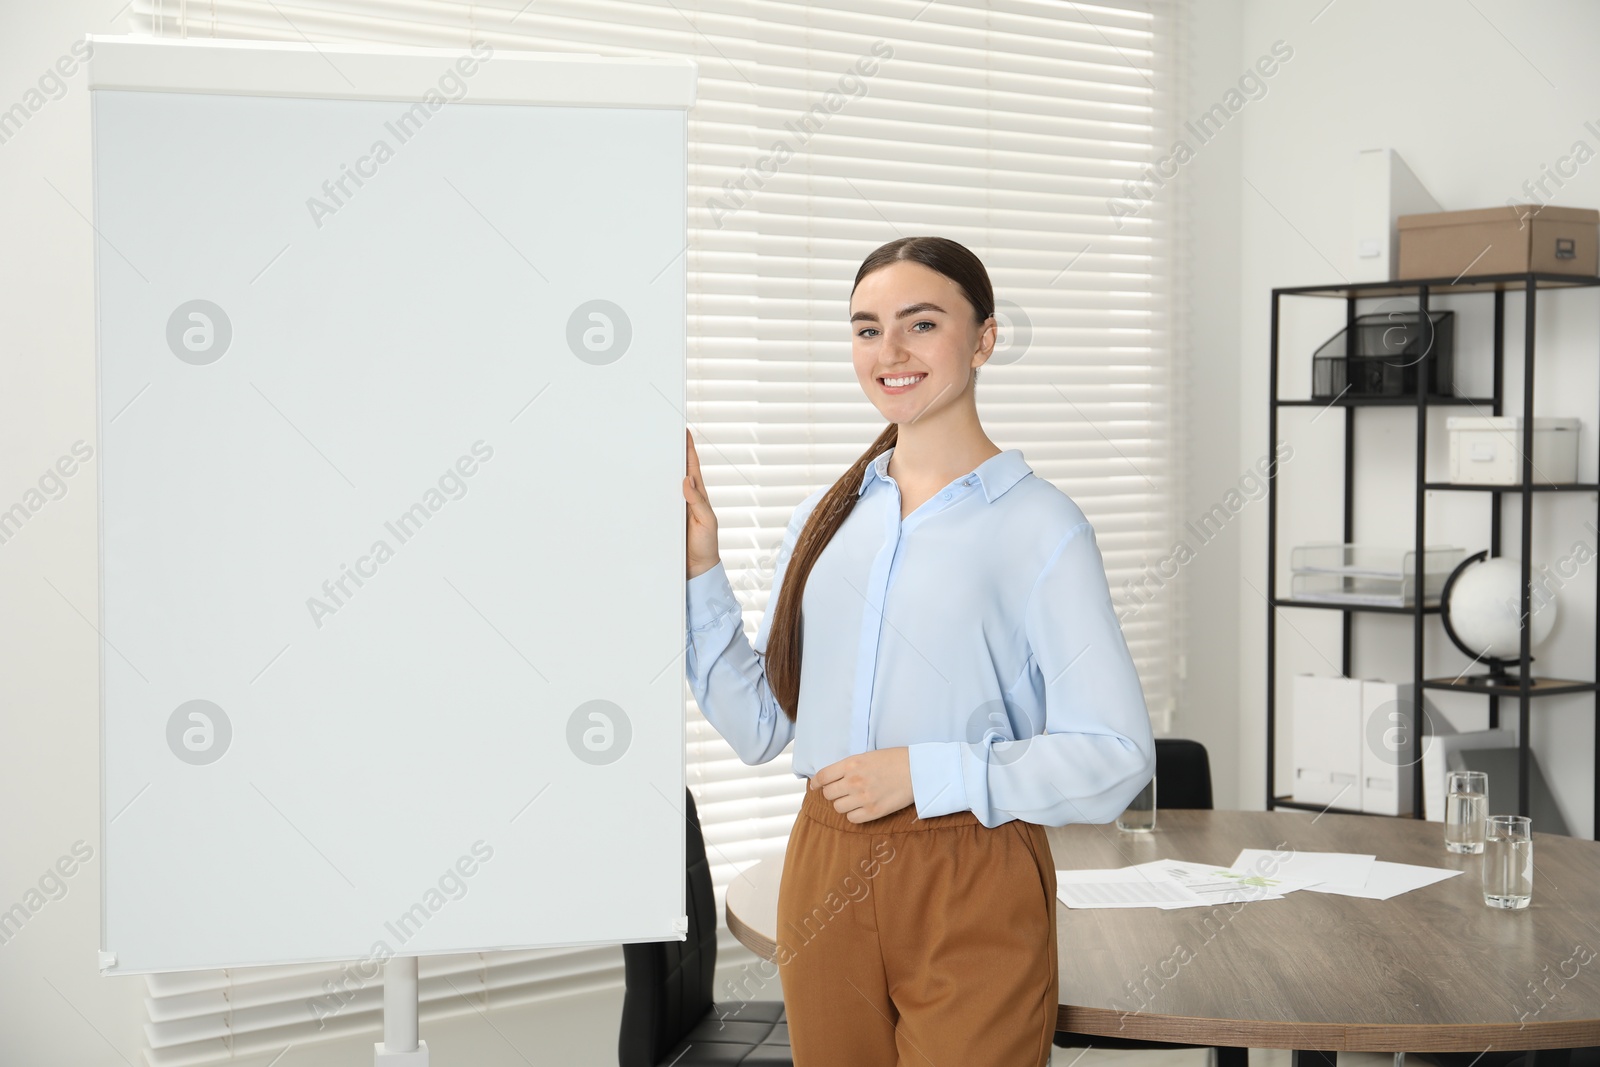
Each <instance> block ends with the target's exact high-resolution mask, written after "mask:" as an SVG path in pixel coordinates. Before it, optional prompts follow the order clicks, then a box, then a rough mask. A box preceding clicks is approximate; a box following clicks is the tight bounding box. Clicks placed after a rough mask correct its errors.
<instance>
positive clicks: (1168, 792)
mask: <svg viewBox="0 0 1600 1067" xmlns="http://www.w3.org/2000/svg"><path fill="white" fill-rule="evenodd" d="M1164 808H1203V809H1205V810H1207V811H1209V810H1210V809H1211V760H1210V759H1209V758H1208V757H1207V756H1206V746H1205V745H1202V744H1201V743H1200V742H1198V741H1188V740H1182V739H1180V738H1175V737H1158V738H1156V810H1157V811H1158V812H1159V811H1160V810H1162V809H1164ZM1156 819H1157V822H1158V823H1159V822H1160V815H1159V814H1158V815H1157V816H1156ZM1054 1044H1055V1046H1056V1047H1057V1048H1117V1049H1192V1048H1207V1047H1208V1046H1206V1045H1183V1044H1174V1043H1171V1042H1167V1041H1140V1040H1137V1039H1134V1038H1126V1037H1101V1036H1100V1035H1098V1034H1079V1033H1074V1032H1072V1031H1070V1030H1057V1031H1056V1036H1055V1041H1054ZM1249 1062H1250V1050H1249V1049H1243V1048H1230V1047H1222V1046H1218V1047H1217V1067H1247V1065H1248V1064H1249Z"/></svg>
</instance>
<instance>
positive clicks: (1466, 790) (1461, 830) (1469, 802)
mask: <svg viewBox="0 0 1600 1067" xmlns="http://www.w3.org/2000/svg"><path fill="white" fill-rule="evenodd" d="M1488 814H1489V776H1488V775H1487V774H1485V773H1484V772H1483V771H1451V772H1450V777H1449V779H1448V781H1447V782H1446V783H1445V789H1444V847H1445V848H1447V849H1449V850H1450V851H1451V852H1467V853H1472V854H1474V855H1476V854H1477V853H1479V852H1482V851H1483V831H1484V819H1485V817H1486V816H1488Z"/></svg>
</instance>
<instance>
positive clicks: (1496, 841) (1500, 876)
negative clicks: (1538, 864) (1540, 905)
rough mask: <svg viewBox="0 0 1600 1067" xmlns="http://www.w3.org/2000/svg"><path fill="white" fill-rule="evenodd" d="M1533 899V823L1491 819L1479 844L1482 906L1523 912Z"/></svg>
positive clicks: (1516, 818) (1522, 817)
mask: <svg viewBox="0 0 1600 1067" xmlns="http://www.w3.org/2000/svg"><path fill="white" fill-rule="evenodd" d="M1532 899H1533V820H1531V819H1529V818H1528V817H1527V816H1526V815H1491V816H1489V818H1488V822H1487V827H1486V834H1485V837H1484V844H1483V902H1484V903H1485V904H1487V905H1489V907H1491V908H1526V907H1527V906H1528V902H1529V901H1530V900H1532Z"/></svg>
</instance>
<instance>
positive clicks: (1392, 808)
mask: <svg viewBox="0 0 1600 1067" xmlns="http://www.w3.org/2000/svg"><path fill="white" fill-rule="evenodd" d="M1414 688H1415V687H1414V686H1413V685H1412V684H1411V683H1410V682H1381V681H1378V680H1376V679H1372V678H1363V679H1362V680H1361V725H1362V733H1363V735H1364V736H1363V738H1362V745H1361V810H1362V811H1365V812H1370V813H1372V814H1374V815H1410V814H1411V777H1412V775H1413V774H1414V773H1416V772H1415V771H1413V770H1412V767H1413V766H1414V764H1413V763H1412V762H1411V741H1412V738H1411V731H1412V730H1413V729H1414V728H1415V725H1416V718H1417V712H1416V704H1415V703H1414V702H1413V701H1412V699H1411V695H1412V691H1413V690H1414ZM1421 741H1422V739H1421V738H1418V739H1417V742H1418V747H1417V752H1418V753H1419V754H1420V753H1421V752H1422V751H1423V750H1422V747H1421ZM1346 806H1347V807H1348V806H1349V805H1346Z"/></svg>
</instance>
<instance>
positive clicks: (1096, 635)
mask: <svg viewBox="0 0 1600 1067" xmlns="http://www.w3.org/2000/svg"><path fill="white" fill-rule="evenodd" d="M893 452H894V449H893V448H892V447H891V448H889V449H886V450H885V451H884V452H883V453H882V454H880V455H879V456H877V457H876V458H875V459H874V460H873V461H872V462H871V463H869V464H868V465H867V469H866V472H865V474H864V475H863V477H862V479H861V485H860V487H859V488H858V489H857V494H858V496H859V498H860V499H858V500H857V501H856V506H855V508H854V509H853V510H852V511H851V512H850V514H849V516H848V517H847V518H846V519H845V521H844V523H843V524H842V525H841V526H840V527H839V530H838V532H837V533H836V534H835V535H834V537H833V540H832V541H830V542H829V543H828V545H827V547H826V548H824V549H823V551H822V555H821V556H820V557H818V559H817V562H816V565H815V566H814V567H813V568H812V570H811V575H810V577H809V578H808V579H807V581H806V588H805V595H804V597H803V599H802V601H801V625H802V635H803V636H802V642H803V646H804V654H803V656H802V659H801V672H800V697H799V703H800V707H799V712H798V718H799V721H798V722H795V723H791V722H790V721H789V719H788V717H787V716H785V715H784V714H783V712H782V710H780V708H779V707H778V703H777V700H776V699H775V697H774V696H773V693H772V690H771V688H770V687H769V685H768V684H767V678H766V674H765V670H764V667H763V661H764V659H765V656H766V648H767V635H768V630H769V626H770V622H771V619H772V613H773V611H774V610H776V608H777V604H778V592H779V590H780V589H781V587H782V583H783V577H784V572H785V570H786V568H787V564H788V560H789V556H790V554H791V552H792V551H793V548H794V545H795V541H796V539H797V538H798V537H799V535H800V531H801V529H802V528H803V527H804V525H805V521H806V518H807V517H808V516H809V515H810V514H811V510H812V508H814V507H815V506H816V504H817V502H818V501H819V500H820V499H821V498H822V495H823V493H824V492H825V489H818V490H817V491H816V492H814V493H812V494H811V495H810V496H808V497H807V498H806V499H805V500H803V501H801V502H800V504H799V505H798V506H797V507H796V508H795V510H794V512H793V515H792V517H791V518H790V520H789V526H788V529H787V531H786V532H785V533H784V536H783V543H782V546H781V547H780V549H779V555H778V560H777V565H776V568H775V573H774V578H773V585H772V596H771V599H770V600H769V601H768V609H767V613H766V615H765V616H764V617H763V618H762V620H761V623H760V626H759V628H758V632H757V634H756V640H755V644H754V646H752V645H751V643H750V641H749V640H747V639H746V637H745V634H744V626H743V622H742V619H741V616H740V608H739V601H738V598H737V597H736V596H735V595H734V592H733V588H732V586H731V585H730V583H729V581H728V575H727V571H726V570H725V569H724V568H723V565H722V563H720V562H719V563H718V564H717V565H716V566H715V567H712V568H711V569H710V570H708V571H706V572H705V573H703V574H700V575H697V576H695V577H694V578H691V579H689V581H688V584H687V616H688V647H687V650H686V655H685V665H686V666H685V670H686V674H687V677H688V681H689V686H690V690H691V691H692V692H693V693H694V698H695V701H696V702H697V703H698V704H699V707H700V711H701V713H702V714H704V715H705V717H706V719H707V720H708V721H709V722H710V723H711V724H712V726H714V727H715V728H716V729H717V731H718V732H719V733H720V734H721V735H722V736H723V737H724V738H726V739H727V741H728V743H729V744H730V745H732V746H733V749H734V751H735V752H737V753H738V755H739V758H740V759H741V760H743V761H744V762H745V763H746V764H751V765H754V764H758V763H766V762H768V761H769V760H772V759H774V758H775V757H776V756H777V755H778V754H779V753H780V752H782V751H783V750H784V748H785V747H786V746H787V745H788V744H789V742H790V741H791V740H793V741H794V742H795V750H794V761H793V765H794V771H795V774H796V776H798V777H805V778H809V777H811V776H812V775H813V774H814V773H815V772H816V771H818V770H819V769H821V768H823V767H826V766H828V765H829V764H831V763H834V762H837V761H838V760H841V759H843V758H845V757H846V756H849V755H853V754H855V753H858V752H866V751H869V750H873V749H880V748H894V747H898V746H902V745H904V746H906V747H907V748H908V749H909V750H910V762H911V784H912V792H913V794H914V796H915V804H916V809H917V815H918V817H920V818H924V819H926V818H932V817H933V816H935V815H944V814H948V813H949V812H953V811H971V812H973V813H974V814H975V815H976V816H977V818H978V821H979V822H981V823H982V824H983V825H984V826H989V827H993V826H998V825H1000V824H1001V823H1004V822H1009V821H1010V820H1012V819H1021V820H1023V821H1025V822H1031V823H1039V824H1041V825H1045V826H1063V825H1066V824H1067V823H1077V822H1086V823H1106V822H1110V821H1111V820H1112V819H1114V818H1116V817H1117V815H1119V814H1120V813H1121V812H1122V810H1123V809H1124V808H1125V807H1127V805H1128V802H1129V801H1130V800H1132V799H1133V797H1134V795H1135V794H1137V793H1138V792H1139V790H1140V789H1142V788H1143V787H1144V785H1145V783H1147V782H1148V781H1149V780H1150V778H1151V777H1152V776H1153V775H1154V773H1155V742H1154V739H1153V737H1152V735H1151V731H1150V717H1149V713H1148V712H1147V710H1146V708H1145V700H1144V691H1143V689H1142V688H1141V686H1140V683H1139V675H1138V673H1137V671H1136V670H1135V669H1134V665H1133V657H1132V656H1131V655H1130V654H1129V652H1128V645H1127V641H1126V640H1125V639H1124V638H1123V635H1122V627H1121V625H1120V624H1119V623H1118V620H1117V616H1116V611H1115V609H1114V608H1113V606H1112V603H1111V590H1110V587H1109V585H1108V583H1107V580H1106V573H1105V566H1104V563H1103V561H1102V559H1101V556H1100V550H1099V547H1098V546H1097V545H1096V543H1095V537H1094V529H1093V527H1091V526H1090V524H1089V522H1088V520H1086V519H1085V518H1084V515H1083V512H1082V511H1081V510H1080V509H1079V508H1078V505H1077V504H1075V503H1073V501H1072V498H1071V497H1069V496H1067V495H1066V494H1065V493H1063V492H1062V491H1061V490H1059V489H1057V488H1056V487H1055V486H1054V485H1052V484H1051V483H1050V482H1048V481H1046V480H1045V479H1043V478H1039V477H1037V476H1035V475H1034V473H1033V469H1032V468H1031V467H1029V466H1028V463H1027V461H1026V460H1024V459H1023V457H1022V452H1021V451H1020V450H1018V449H1015V448H1010V449H1006V450H1005V451H1003V452H1001V453H999V454H998V455H995V456H991V457H990V458H989V459H987V460H985V461H984V462H983V463H981V464H979V465H978V467H977V469H976V470H974V471H973V472H972V473H971V474H968V475H966V476H965V477H961V478H957V479H956V480H955V481H953V482H951V483H950V484H949V485H947V486H945V487H944V488H943V489H942V490H940V491H939V492H937V493H934V494H933V496H931V497H930V498H928V500H927V501H925V502H924V503H923V504H922V505H921V506H920V507H918V508H917V509H916V510H915V511H914V512H912V513H911V514H910V515H908V516H907V517H906V518H905V519H904V520H902V519H901V518H900V508H901V496H900V486H899V484H898V483H897V482H896V481H895V480H894V479H893V478H892V477H890V475H889V471H888V467H889V457H890V456H891V455H892V454H893Z"/></svg>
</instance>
